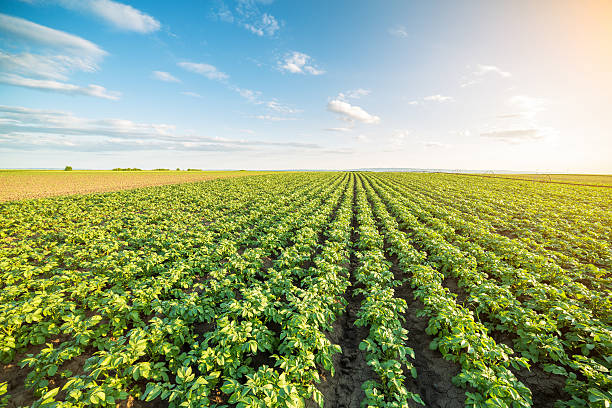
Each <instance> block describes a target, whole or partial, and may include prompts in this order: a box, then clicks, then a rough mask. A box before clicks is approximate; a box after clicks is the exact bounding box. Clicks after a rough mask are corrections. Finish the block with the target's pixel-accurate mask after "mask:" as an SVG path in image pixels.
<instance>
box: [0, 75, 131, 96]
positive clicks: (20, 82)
mask: <svg viewBox="0 0 612 408" xmlns="http://www.w3.org/2000/svg"><path fill="white" fill-rule="evenodd" d="M0 83H3V84H7V85H13V86H21V87H24V88H30V89H38V90H41V91H50V92H59V93H64V94H68V95H88V96H95V97H96V98H103V99H110V100H118V99H119V98H120V96H121V93H120V92H116V91H109V90H107V89H106V88H104V87H103V86H100V85H93V84H92V85H88V86H86V87H82V86H78V85H74V84H69V83H66V82H59V81H53V80H48V79H33V78H24V77H22V76H19V75H14V74H0Z"/></svg>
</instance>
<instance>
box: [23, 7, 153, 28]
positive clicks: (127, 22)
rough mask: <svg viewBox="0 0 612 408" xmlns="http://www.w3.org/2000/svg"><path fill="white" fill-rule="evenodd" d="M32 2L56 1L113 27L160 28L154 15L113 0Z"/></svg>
mask: <svg viewBox="0 0 612 408" xmlns="http://www.w3.org/2000/svg"><path fill="white" fill-rule="evenodd" d="M28 1H29V2H30V3H55V4H58V5H59V6H61V7H64V8H66V9H70V10H75V11H79V12H83V13H86V14H90V15H92V16H94V17H96V18H99V19H101V20H102V21H104V22H105V23H107V24H110V25H112V26H113V27H115V28H117V29H119V30H123V31H132V32H136V33H141V34H147V33H152V32H155V31H157V30H159V29H160V27H161V24H160V22H159V21H157V20H156V19H155V18H154V17H151V16H150V15H148V14H146V13H144V12H142V11H140V10H138V9H135V8H134V7H132V6H130V5H127V4H123V3H119V2H117V1H112V0H45V1H42V0H28Z"/></svg>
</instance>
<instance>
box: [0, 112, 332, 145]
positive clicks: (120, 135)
mask: <svg viewBox="0 0 612 408" xmlns="http://www.w3.org/2000/svg"><path fill="white" fill-rule="evenodd" d="M241 132H243V133H244V132H247V133H249V132H250V131H249V130H248V129H247V130H245V129H242V130H241ZM0 144H1V145H2V147H3V148H13V149H20V150H27V149H56V150H73V151H121V150H195V151H198V150H200V151H238V150H251V151H261V150H263V149H270V148H273V149H288V148H290V149H304V150H305V151H308V150H315V151H322V150H323V148H322V147H321V146H319V145H317V144H313V143H302V142H270V141H262V140H248V139H229V138H223V137H208V136H197V135H177V134H176V127H175V126H173V125H169V124H156V123H137V122H132V121H130V120H125V119H113V118H111V119H88V118H81V117H77V116H74V115H73V114H71V113H68V112H61V111H49V110H37V109H29V108H23V107H11V106H0ZM276 151H278V150H276Z"/></svg>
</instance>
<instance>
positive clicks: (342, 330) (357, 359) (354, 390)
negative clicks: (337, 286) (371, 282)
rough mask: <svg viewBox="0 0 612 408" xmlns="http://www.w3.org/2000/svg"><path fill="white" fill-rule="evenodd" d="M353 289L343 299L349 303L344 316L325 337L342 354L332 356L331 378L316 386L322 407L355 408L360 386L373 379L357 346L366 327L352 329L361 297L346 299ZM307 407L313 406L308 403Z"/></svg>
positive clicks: (328, 377)
mask: <svg viewBox="0 0 612 408" xmlns="http://www.w3.org/2000/svg"><path fill="white" fill-rule="evenodd" d="M354 289H355V288H354V287H353V286H351V287H350V288H348V289H347V295H346V296H345V298H346V300H347V301H348V302H349V304H348V306H347V309H346V313H344V314H343V315H342V316H340V317H339V318H338V319H337V320H336V321H335V322H334V325H333V331H332V332H331V333H329V334H328V338H329V340H330V341H331V342H332V343H334V344H339V345H340V347H341V348H342V353H340V354H336V355H334V357H333V362H334V369H335V375H334V376H333V377H332V376H326V377H325V378H324V379H322V381H321V383H320V384H318V385H317V389H318V390H319V391H321V393H322V394H323V401H324V404H325V407H326V408H327V407H337V408H359V406H360V404H361V401H362V400H363V399H364V398H365V393H364V392H363V390H362V389H361V384H363V383H364V382H365V381H368V380H372V379H374V378H375V374H374V372H373V371H372V369H371V368H370V367H369V366H368V364H367V362H366V354H365V351H361V350H359V343H361V341H362V340H363V339H365V338H367V337H368V328H367V327H357V326H355V320H357V312H358V311H359V308H360V307H361V301H362V300H363V296H354V297H353V296H350V294H351V293H352V292H353V290H354ZM307 406H309V407H316V406H317V405H316V404H314V402H311V401H309V404H307Z"/></svg>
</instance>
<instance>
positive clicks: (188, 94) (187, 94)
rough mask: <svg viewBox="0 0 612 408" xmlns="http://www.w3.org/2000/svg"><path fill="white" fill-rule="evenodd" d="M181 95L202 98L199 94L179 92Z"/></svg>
mask: <svg viewBox="0 0 612 408" xmlns="http://www.w3.org/2000/svg"><path fill="white" fill-rule="evenodd" d="M181 95H185V96H191V97H192V98H201V97H202V95H200V94H199V93H196V92H191V91H183V92H181Z"/></svg>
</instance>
